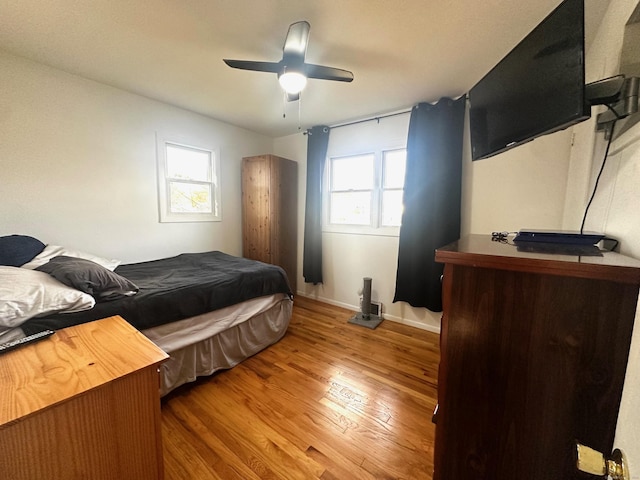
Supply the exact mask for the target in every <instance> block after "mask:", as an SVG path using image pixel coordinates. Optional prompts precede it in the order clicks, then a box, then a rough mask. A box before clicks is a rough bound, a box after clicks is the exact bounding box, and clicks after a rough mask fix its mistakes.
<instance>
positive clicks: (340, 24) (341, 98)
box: [0, 0, 609, 137]
mask: <svg viewBox="0 0 640 480" xmlns="http://www.w3.org/2000/svg"><path fill="white" fill-rule="evenodd" d="M559 3H560V0H529V1H517V0H448V1H447V0H47V1H43V0H3V1H2V2H0V49H4V50H6V51H8V52H10V53H13V54H16V55H20V56H23V57H26V58H29V59H32V60H35V61H37V62H41V63H44V64H47V65H50V66H53V67H56V68H59V69H61V70H65V71H67V72H70V73H74V74H77V75H81V76H83V77H86V78H89V79H93V80H96V81H98V82H102V83H105V84H108V85H112V86H114V87H118V88H121V89H124V90H128V91H131V92H134V93H137V94H140V95H144V96H146V97H150V98H154V99H158V100H161V101H163V102H167V103H170V104H173V105H177V106H180V107H184V108H187V109H189V110H192V111H195V112H199V113H202V114H204V115H208V116H210V117H213V118H217V119H220V120H223V121H225V122H228V123H231V124H234V125H238V126H241V127H244V128H247V129H249V130H253V131H256V132H260V133H263V134H266V135H269V136H272V137H278V136H283V135H288V134H292V133H296V132H297V131H298V125H299V124H300V125H301V126H302V128H303V129H304V128H307V127H310V126H312V125H317V124H328V125H334V124H337V123H343V122H346V121H349V120H354V119H358V118H364V117H371V116H375V115H378V114H383V113H388V112H392V111H397V110H401V109H405V108H408V107H410V106H411V105H413V104H415V103H417V102H419V101H435V100H437V99H438V98H440V97H442V96H451V97H457V96H459V95H461V94H462V93H464V92H466V91H468V90H469V88H471V87H472V86H473V85H474V84H475V82H477V81H478V80H479V79H480V78H481V77H482V76H483V75H484V74H485V73H486V72H488V71H489V70H490V69H491V68H492V67H493V66H494V65H495V64H496V63H497V62H498V61H499V60H500V59H501V58H502V57H503V56H504V55H505V54H506V53H508V52H509V51H510V50H511V48H513V47H514V46H515V45H516V44H517V43H518V42H519V41H520V40H521V39H522V38H523V37H524V36H525V35H526V34H527V33H528V32H529V31H530V30H531V29H533V28H534V27H535V26H536V25H537V24H538V23H539V22H540V21H541V20H542V19H543V18H544V17H545V16H546V15H547V14H549V13H550V12H551V11H552V10H553V9H554V8H555V7H556V6H557V5H558V4H559ZM608 4H609V0H586V11H587V14H586V16H587V42H589V40H590V37H591V36H592V35H593V33H595V29H596V27H597V24H598V21H599V19H600V18H601V17H602V15H603V13H604V11H605V9H606V8H607V6H608ZM299 20H307V21H308V22H309V23H310V24H311V33H310V39H309V47H308V50H307V61H308V62H310V63H316V64H324V65H330V66H334V67H338V68H344V69H347V70H351V71H352V72H353V73H354V76H355V80H354V81H353V82H352V83H342V82H330V81H323V80H310V81H309V84H308V85H307V88H306V90H305V91H304V92H303V94H302V101H301V102H300V103H298V102H292V103H288V104H286V105H285V104H284V102H283V98H282V93H281V90H280V87H279V85H278V82H277V77H276V75H275V74H269V73H259V72H249V71H241V70H236V69H232V68H229V67H228V66H226V65H225V64H224V63H223V61H222V59H223V58H232V59H241V60H264V61H276V62H277V61H279V60H280V58H281V56H282V45H283V42H284V38H285V36H286V33H287V28H288V26H289V25H290V24H291V23H293V22H295V21H299ZM52 94H55V92H52ZM299 112H300V122H298V113H299ZM283 113H286V118H283Z"/></svg>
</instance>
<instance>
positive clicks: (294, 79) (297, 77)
mask: <svg viewBox="0 0 640 480" xmlns="http://www.w3.org/2000/svg"><path fill="white" fill-rule="evenodd" d="M278 81H279V82H280V86H281V87H282V89H283V90H284V91H285V92H287V93H289V94H291V95H295V94H298V93H300V92H301V91H302V90H303V89H304V87H305V86H306V85H307V77H305V76H304V75H303V74H302V73H300V72H285V73H283V74H282V75H280V76H279V77H278Z"/></svg>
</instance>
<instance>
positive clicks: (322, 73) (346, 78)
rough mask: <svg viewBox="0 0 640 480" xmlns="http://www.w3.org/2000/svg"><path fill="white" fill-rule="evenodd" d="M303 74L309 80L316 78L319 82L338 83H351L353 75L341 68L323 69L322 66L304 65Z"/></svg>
mask: <svg viewBox="0 0 640 480" xmlns="http://www.w3.org/2000/svg"><path fill="white" fill-rule="evenodd" d="M304 68H305V74H306V75H307V77H309V78H318V79H320V80H335V81H338V82H352V81H353V73H352V72H350V71H348V70H343V69H341V68H334V67H325V66H324V65H313V64H311V63H305V64H304Z"/></svg>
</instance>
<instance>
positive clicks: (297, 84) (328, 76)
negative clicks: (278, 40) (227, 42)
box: [224, 21, 353, 102]
mask: <svg viewBox="0 0 640 480" xmlns="http://www.w3.org/2000/svg"><path fill="white" fill-rule="evenodd" d="M310 28H311V25H309V23H308V22H305V21H302V22H296V23H292V24H291V25H290V26H289V31H288V32H287V38H286V39H285V41H284V47H283V48H282V60H280V61H279V62H254V61H250V60H228V59H224V63H226V64H227V65H229V66H230V67H233V68H239V69H241V70H253V71H256V72H270V73H276V74H277V75H278V80H279V82H280V85H281V86H282V88H283V89H284V91H285V92H286V95H287V100H288V101H290V102H293V101H295V100H299V99H300V92H301V91H302V89H303V88H304V87H305V86H306V84H307V78H316V79H320V80H335V81H338V82H351V81H353V73H351V72H349V71H348V70H342V69H340V68H334V67H326V66H324V65H313V64H311V63H305V61H304V59H305V55H306V54H307V44H308V41H309V29H310Z"/></svg>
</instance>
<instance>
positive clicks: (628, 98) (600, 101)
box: [585, 75, 640, 130]
mask: <svg viewBox="0 0 640 480" xmlns="http://www.w3.org/2000/svg"><path fill="white" fill-rule="evenodd" d="M639 90H640V78H639V77H625V76H624V75H616V76H615V77H609V78H604V79H602V80H598V81H597V82H591V83H588V84H587V85H585V98H586V100H587V102H589V104H590V105H591V106H593V105H606V106H607V107H608V108H609V109H608V110H607V111H606V112H602V113H600V114H599V115H598V117H597V119H596V122H597V129H598V130H608V126H609V124H610V123H611V122H613V121H614V120H621V119H623V118H626V117H628V116H629V115H633V114H635V113H638V91H639Z"/></svg>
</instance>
